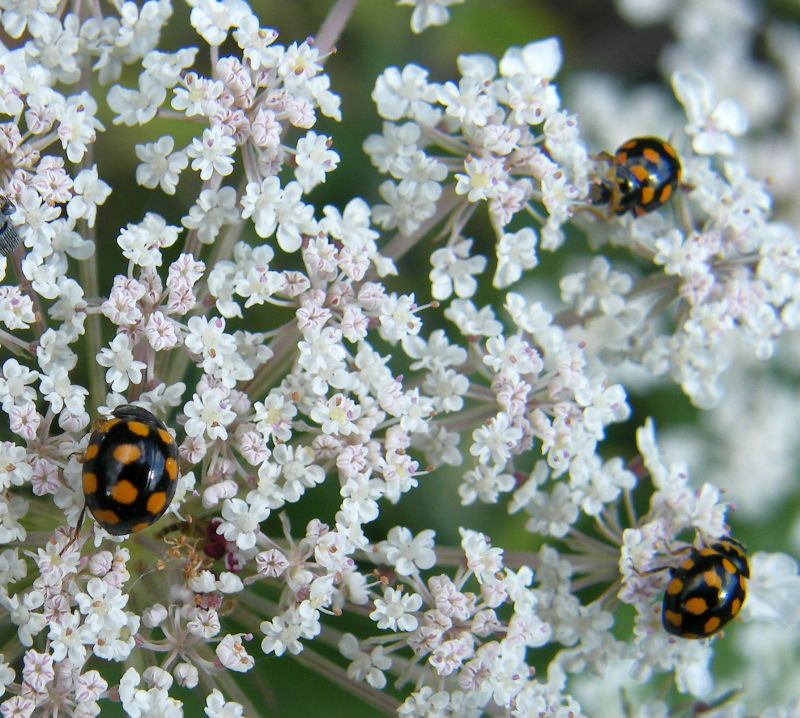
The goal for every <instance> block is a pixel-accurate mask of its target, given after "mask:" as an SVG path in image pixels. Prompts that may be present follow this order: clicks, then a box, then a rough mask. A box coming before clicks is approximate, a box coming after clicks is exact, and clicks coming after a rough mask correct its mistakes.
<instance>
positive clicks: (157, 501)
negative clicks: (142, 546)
mask: <svg viewBox="0 0 800 718" xmlns="http://www.w3.org/2000/svg"><path fill="white" fill-rule="evenodd" d="M177 485H178V447H177V446H176V444H175V441H174V439H173V438H172V436H171V435H170V433H169V432H168V431H167V427H166V425H165V424H164V422H162V421H161V420H159V419H157V418H156V417H155V416H153V414H151V413H150V412H149V411H147V410H146V409H142V408H141V407H138V406H131V405H125V406H120V407H117V408H116V409H115V410H114V411H113V418H112V419H109V420H108V421H106V422H104V423H103V424H101V425H100V426H99V427H98V428H97V429H96V430H95V431H94V432H92V436H91V438H90V439H89V445H88V446H87V447H86V451H85V453H84V455H83V494H84V497H85V499H86V508H88V509H89V511H91V512H92V515H93V516H94V518H95V521H97V523H99V524H100V525H101V526H102V527H103V528H104V529H105V530H106V531H108V533H110V534H114V535H115V536H121V535H123V534H129V533H134V532H136V531H141V530H142V529H145V528H147V527H148V526H150V525H151V524H152V523H153V522H154V521H156V520H157V519H158V518H159V517H160V516H161V515H162V514H163V513H164V512H165V511H166V510H167V507H168V506H169V503H170V501H172V497H173V496H174V495H175V488H176V486H177Z"/></svg>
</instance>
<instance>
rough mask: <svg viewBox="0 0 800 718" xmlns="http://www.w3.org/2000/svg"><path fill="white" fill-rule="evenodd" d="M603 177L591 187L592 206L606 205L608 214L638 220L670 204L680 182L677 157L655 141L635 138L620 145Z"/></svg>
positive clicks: (668, 147) (666, 146)
mask: <svg viewBox="0 0 800 718" xmlns="http://www.w3.org/2000/svg"><path fill="white" fill-rule="evenodd" d="M603 159H605V160H606V161H607V162H608V163H609V165H610V166H609V171H608V173H607V174H606V175H605V176H604V177H599V178H596V179H595V181H594V184H593V185H592V192H591V201H592V204H607V205H608V209H609V213H611V214H616V215H623V214H625V213H626V212H633V214H634V215H635V216H637V217H641V216H642V215H643V214H647V213H648V212H652V211H653V210H656V209H658V208H659V207H661V206H662V205H664V204H666V202H668V201H669V198H670V197H672V195H673V194H674V192H675V190H676V188H677V187H678V184H679V183H680V181H681V162H680V159H678V153H677V152H676V151H675V149H674V148H673V147H672V145H670V144H669V143H668V142H665V141H664V140H662V139H659V138H658V137H634V138H632V139H630V140H628V141H627V142H625V143H624V144H622V145H620V147H619V148H618V149H617V151H616V152H615V153H614V156H613V157H611V156H610V155H608V154H605V155H604V156H603Z"/></svg>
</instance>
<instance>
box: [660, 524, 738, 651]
mask: <svg viewBox="0 0 800 718" xmlns="http://www.w3.org/2000/svg"><path fill="white" fill-rule="evenodd" d="M748 578H750V565H749V564H748V562H747V554H746V552H745V548H744V546H743V545H742V544H741V543H739V542H738V541H737V540H736V539H734V538H732V537H730V536H726V537H724V538H721V539H720V540H719V541H717V542H716V543H713V544H711V546H710V547H706V548H692V549H691V550H690V552H689V555H688V556H687V558H686V559H684V561H683V562H682V563H681V565H680V566H678V567H677V568H671V569H670V581H669V584H667V590H666V592H665V593H664V603H663V605H662V610H661V623H662V624H663V626H664V629H665V630H666V631H667V632H668V633H671V634H673V635H675V636H680V637H681V638H706V637H708V636H711V635H713V634H714V633H716V632H717V631H719V630H720V629H721V628H722V627H723V626H724V625H725V624H726V623H728V621H730V620H731V619H732V618H734V617H735V616H736V614H737V613H739V611H740V610H741V608H742V604H744V600H745V598H746V596H747V579H748Z"/></svg>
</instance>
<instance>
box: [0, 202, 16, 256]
mask: <svg viewBox="0 0 800 718" xmlns="http://www.w3.org/2000/svg"><path fill="white" fill-rule="evenodd" d="M0 202H2V204H0V254H2V255H4V256H8V255H9V254H11V252H13V251H14V250H15V249H16V248H17V245H18V244H19V233H18V232H17V228H16V227H15V226H14V223H13V222H12V221H11V219H10V217H11V215H12V214H14V212H15V211H16V209H17V208H16V207H15V206H14V203H13V202H11V200H10V199H6V198H5V197H3V196H2V195H0Z"/></svg>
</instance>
